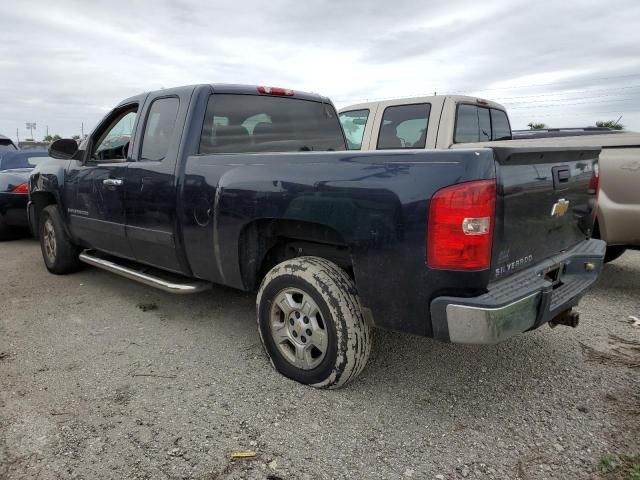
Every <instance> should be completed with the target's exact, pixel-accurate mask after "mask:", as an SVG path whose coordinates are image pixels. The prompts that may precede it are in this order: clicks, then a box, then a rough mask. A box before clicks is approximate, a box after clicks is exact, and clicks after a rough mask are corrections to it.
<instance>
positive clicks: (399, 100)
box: [340, 95, 506, 112]
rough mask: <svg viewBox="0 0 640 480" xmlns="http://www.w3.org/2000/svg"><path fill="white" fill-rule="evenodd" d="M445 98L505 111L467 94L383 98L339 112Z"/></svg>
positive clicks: (489, 102)
mask: <svg viewBox="0 0 640 480" xmlns="http://www.w3.org/2000/svg"><path fill="white" fill-rule="evenodd" d="M446 99H449V100H452V101H453V102H454V103H456V104H458V103H471V104H474V105H479V106H481V107H491V108H497V109H500V110H504V111H506V108H504V107H503V106H502V105H500V104H499V103H497V102H493V101H491V100H487V99H484V98H479V97H470V96H467V95H427V96H424V97H408V98H402V97H398V98H387V99H384V100H379V101H376V102H365V103H357V104H354V105H349V106H347V107H342V108H341V109H340V112H346V111H349V110H362V109H366V108H371V107H372V106H374V105H380V106H383V107H387V106H390V105H410V104H414V103H430V102H435V101H444V100H446Z"/></svg>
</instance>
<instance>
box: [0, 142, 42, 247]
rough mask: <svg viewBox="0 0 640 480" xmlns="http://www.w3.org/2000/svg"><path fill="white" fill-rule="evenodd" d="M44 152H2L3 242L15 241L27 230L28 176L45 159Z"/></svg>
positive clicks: (0, 223)
mask: <svg viewBox="0 0 640 480" xmlns="http://www.w3.org/2000/svg"><path fill="white" fill-rule="evenodd" d="M47 155H48V153H47V152H43V151H33V150H29V151H19V150H8V151H0V240H5V239H8V238H13V237H15V236H16V235H17V234H18V233H19V232H20V230H25V227H27V225H28V223H27V210H26V208H27V201H28V199H29V187H28V184H27V182H28V181H29V175H30V174H31V170H33V167H35V166H36V164H37V163H38V162H40V161H42V160H43V159H44V158H46V157H47Z"/></svg>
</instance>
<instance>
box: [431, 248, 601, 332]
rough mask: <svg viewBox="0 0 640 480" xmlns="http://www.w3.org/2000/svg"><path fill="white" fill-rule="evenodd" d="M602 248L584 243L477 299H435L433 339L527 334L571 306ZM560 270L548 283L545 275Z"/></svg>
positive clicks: (591, 278)
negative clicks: (554, 278)
mask: <svg viewBox="0 0 640 480" xmlns="http://www.w3.org/2000/svg"><path fill="white" fill-rule="evenodd" d="M605 249H606V244H605V242H603V241H602V240H585V241H584V242H582V243H580V244H579V245H577V246H575V247H574V248H572V249H571V250H568V251H566V252H564V253H562V254H559V255H556V256H554V257H552V258H549V259H547V260H545V261H543V262H541V263H539V264H538V265H535V266H533V267H531V268H528V269H526V270H523V271H522V272H519V273H517V274H514V275H511V276H510V277H507V278H505V279H503V280H500V281H497V282H495V283H493V284H491V285H489V288H488V291H487V293H485V294H484V295H481V296H479V297H472V298H460V297H437V298H435V299H434V300H433V301H432V302H431V322H432V326H433V333H434V337H435V338H438V339H441V340H448V341H450V342H454V343H476V344H491V343H498V342H501V341H503V340H506V339H507V338H509V337H512V336H514V335H517V334H518V333H522V332H525V331H527V330H532V329H534V328H537V327H539V326H540V325H543V324H544V323H546V322H549V321H550V320H553V319H554V318H556V317H557V316H558V315H560V314H562V313H563V312H566V311H567V310H569V309H571V308H573V307H575V306H576V305H577V304H578V301H579V300H580V298H581V297H582V295H584V293H585V292H586V291H587V289H588V288H589V287H591V286H592V285H593V284H594V283H595V281H596V280H597V278H598V276H599V274H600V271H601V270H602V264H603V258H604V253H605ZM551 267H557V268H559V269H560V270H559V271H560V272H561V273H560V274H559V276H558V279H557V281H555V282H552V281H550V280H549V279H548V278H547V277H546V276H545V272H546V271H548V270H549V268H551Z"/></svg>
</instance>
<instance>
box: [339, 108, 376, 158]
mask: <svg viewBox="0 0 640 480" xmlns="http://www.w3.org/2000/svg"><path fill="white" fill-rule="evenodd" d="M368 118H369V110H368V109H364V110H351V111H349V112H342V113H341V114H340V123H341V124H342V129H343V130H344V135H345V137H347V146H348V148H349V150H360V149H361V148H362V138H363V137H364V128H365V127H366V126H367V119H368Z"/></svg>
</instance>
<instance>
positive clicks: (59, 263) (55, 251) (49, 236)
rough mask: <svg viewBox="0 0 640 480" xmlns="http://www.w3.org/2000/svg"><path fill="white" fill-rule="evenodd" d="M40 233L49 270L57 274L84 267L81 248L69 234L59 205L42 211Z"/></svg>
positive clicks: (43, 253) (41, 246)
mask: <svg viewBox="0 0 640 480" xmlns="http://www.w3.org/2000/svg"><path fill="white" fill-rule="evenodd" d="M38 234H39V237H40V249H41V250H42V258H43V259H44V264H45V265H46V267H47V270H49V271H50V272H51V273H55V274H56V275H65V274H67V273H72V272H76V271H78V270H80V268H82V263H81V262H80V260H79V259H78V255H79V254H80V248H79V247H78V246H76V245H74V244H73V243H72V242H71V239H70V238H69V236H68V235H67V232H66V231H65V229H64V227H63V225H62V218H61V217H60V211H59V210H58V206H57V205H49V206H47V207H45V208H44V209H43V210H42V212H41V213H40V223H39V225H38ZM51 240H53V242H51Z"/></svg>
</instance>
